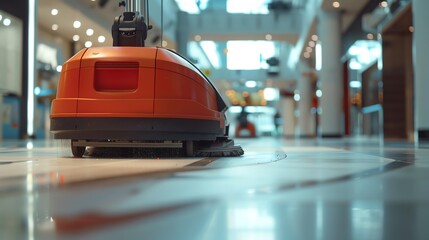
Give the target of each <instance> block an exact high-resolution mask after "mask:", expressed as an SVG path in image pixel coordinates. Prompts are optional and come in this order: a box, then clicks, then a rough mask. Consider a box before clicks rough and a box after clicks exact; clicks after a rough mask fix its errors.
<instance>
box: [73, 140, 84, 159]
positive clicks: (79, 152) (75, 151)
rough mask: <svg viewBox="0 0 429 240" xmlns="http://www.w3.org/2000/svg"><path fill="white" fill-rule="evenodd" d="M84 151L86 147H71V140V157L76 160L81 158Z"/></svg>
mask: <svg viewBox="0 0 429 240" xmlns="http://www.w3.org/2000/svg"><path fill="white" fill-rule="evenodd" d="M85 149H86V147H78V146H73V140H72V142H71V150H72V154H73V157H78V158H81V157H83V154H84V153H85Z"/></svg>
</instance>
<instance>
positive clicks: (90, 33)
mask: <svg viewBox="0 0 429 240" xmlns="http://www.w3.org/2000/svg"><path fill="white" fill-rule="evenodd" d="M93 34H94V29H92V28H88V29H86V35H88V36H92V35H93Z"/></svg>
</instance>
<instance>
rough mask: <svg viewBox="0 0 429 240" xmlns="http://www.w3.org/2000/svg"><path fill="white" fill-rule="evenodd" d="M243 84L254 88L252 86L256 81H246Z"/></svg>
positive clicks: (254, 85)
mask: <svg viewBox="0 0 429 240" xmlns="http://www.w3.org/2000/svg"><path fill="white" fill-rule="evenodd" d="M245 85H246V87H248V88H254V87H256V85H257V83H256V81H246V83H245Z"/></svg>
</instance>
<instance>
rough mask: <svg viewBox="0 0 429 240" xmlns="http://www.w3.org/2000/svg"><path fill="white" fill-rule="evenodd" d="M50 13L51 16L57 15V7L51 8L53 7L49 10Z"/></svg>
mask: <svg viewBox="0 0 429 240" xmlns="http://www.w3.org/2000/svg"><path fill="white" fill-rule="evenodd" d="M51 14H52V16H56V15H58V9H56V8H53V9H52V10H51Z"/></svg>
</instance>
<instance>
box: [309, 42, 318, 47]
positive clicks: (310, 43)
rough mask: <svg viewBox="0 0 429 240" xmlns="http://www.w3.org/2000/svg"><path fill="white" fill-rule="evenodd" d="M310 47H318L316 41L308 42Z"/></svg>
mask: <svg viewBox="0 0 429 240" xmlns="http://www.w3.org/2000/svg"><path fill="white" fill-rule="evenodd" d="M308 46H310V47H314V46H316V43H315V42H314V41H310V42H308Z"/></svg>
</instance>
